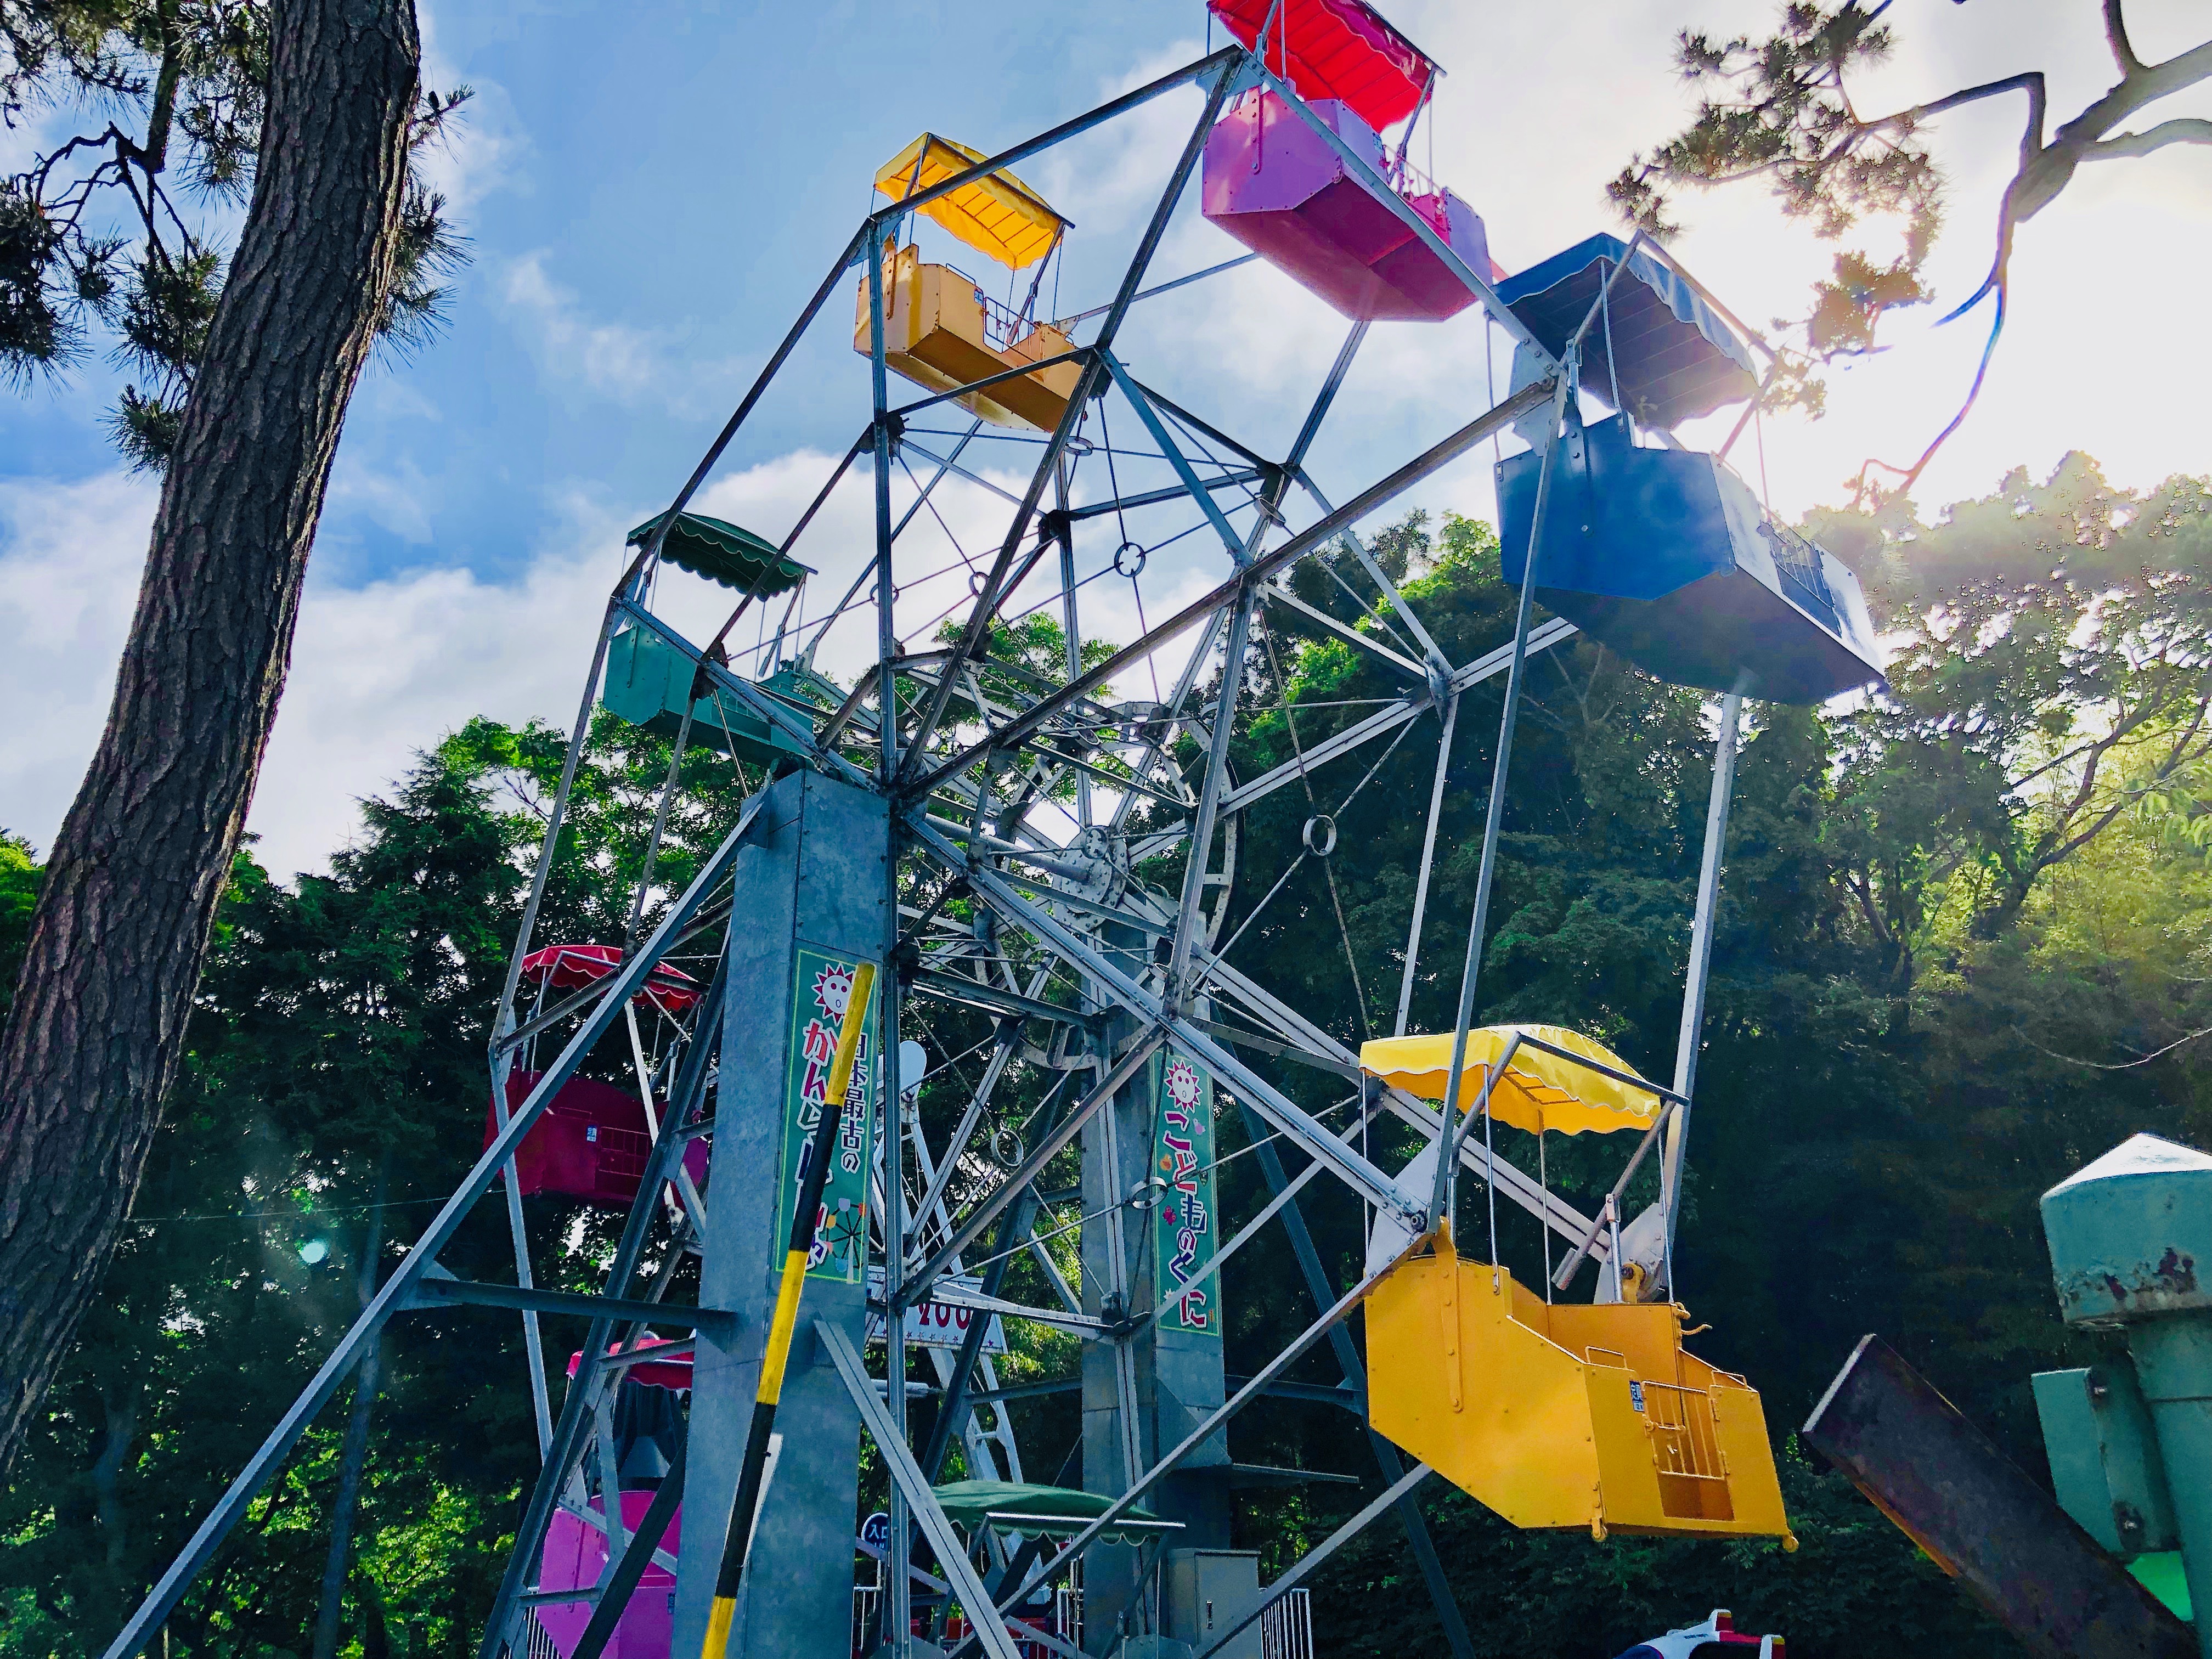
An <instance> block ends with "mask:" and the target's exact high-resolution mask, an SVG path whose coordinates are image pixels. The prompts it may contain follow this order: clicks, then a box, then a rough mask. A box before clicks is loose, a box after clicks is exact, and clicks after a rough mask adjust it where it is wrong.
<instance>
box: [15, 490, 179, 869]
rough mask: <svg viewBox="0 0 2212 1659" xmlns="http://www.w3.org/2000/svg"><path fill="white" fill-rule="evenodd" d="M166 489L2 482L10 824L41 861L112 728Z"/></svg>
mask: <svg viewBox="0 0 2212 1659" xmlns="http://www.w3.org/2000/svg"><path fill="white" fill-rule="evenodd" d="M156 494H157V489H156V486H155V485H154V484H153V483H151V482H149V480H147V479H145V478H143V477H133V476H131V475H130V474H127V473H123V472H111V473H106V474H104V475H103V476H101V477H96V478H93V479H89V480H88V481H86V482H85V483H76V484H58V483H45V482H42V481H39V480H34V479H10V480H8V481H6V482H4V483H0V702H4V703H5V705H6V707H7V708H8V709H9V715H10V721H9V738H8V741H7V743H6V744H4V745H0V824H4V825H5V826H6V827H7V828H8V829H12V830H14V831H15V833H16V834H18V835H26V836H29V837H30V838H31V839H32V841H33V842H34V843H36V844H37V845H38V846H39V848H40V849H41V850H42V851H43V850H44V848H46V847H47V846H48V845H50V844H51V843H52V840H53V836H54V831H55V830H56V829H58V828H59V827H60V825H61V821H62V815H63V814H64V812H66V811H68V810H69V804H70V801H71V800H72V799H75V797H76V791H77V786H78V785H79V784H80V783H81V782H82V781H83V778H84V769H85V763H86V762H87V760H88V759H89V758H90V757H91V754H92V750H93V745H94V744H95V743H96V742H97V741H98V740H99V738H100V731H101V728H102V727H103V726H105V725H106V720H107V706H108V703H109V701H110V700H111V699H112V696H114V692H115V664H116V659H117V658H118V656H119V655H120V654H121V653H122V649H123V637H124V635H125V632H126V631H127V630H128V629H129V628H130V625H131V610H132V607H133V606H134V605H136V603H137V597H138V574H139V571H140V569H141V568H142V567H143V565H144V563H145V560H146V535H147V527H148V526H149V524H150V523H151V522H152V520H153V514H154V501H155V495H156Z"/></svg>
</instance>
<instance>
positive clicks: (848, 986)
mask: <svg viewBox="0 0 2212 1659" xmlns="http://www.w3.org/2000/svg"><path fill="white" fill-rule="evenodd" d="M814 1000H815V1003H816V1005H817V1006H818V1007H820V1009H821V1010H822V1012H823V1013H825V1014H827V1015H829V1018H832V1019H838V1020H842V1018H845V1005H846V1004H847V1003H848V1002H850V1001H851V1000H853V970H852V969H850V968H848V967H846V966H845V965H844V964H843V963H838V962H833V963H830V964H829V966H828V967H827V968H824V969H823V970H822V971H821V972H820V973H818V974H817V975H815V976H814Z"/></svg>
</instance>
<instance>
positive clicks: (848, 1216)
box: [769, 945, 876, 1285]
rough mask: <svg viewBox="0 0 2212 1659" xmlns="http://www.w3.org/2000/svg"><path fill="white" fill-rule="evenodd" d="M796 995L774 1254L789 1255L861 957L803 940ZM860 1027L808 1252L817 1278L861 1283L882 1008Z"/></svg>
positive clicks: (871, 1012) (779, 1258)
mask: <svg viewBox="0 0 2212 1659" xmlns="http://www.w3.org/2000/svg"><path fill="white" fill-rule="evenodd" d="M798 956H799V961H798V966H797V968H796V969H794V970H793V971H794V973H795V974H796V975H797V979H796V983H795V984H794V986H793V993H792V1001H791V1039H790V1050H789V1054H788V1057H787V1077H786V1085H785V1089H784V1120H783V1163H782V1176H781V1180H780V1181H779V1182H778V1183H777V1197H776V1205H775V1232H774V1234H773V1235H771V1237H770V1240H769V1244H770V1248H769V1255H770V1256H771V1257H772V1258H773V1259H774V1260H775V1261H776V1262H777V1263H779V1264H780V1263H781V1261H782V1260H783V1250H784V1242H785V1240H787V1239H788V1238H789V1237H791V1219H792V1218H791V1211H792V1206H793V1205H795V1204H796V1203H798V1201H799V1182H800V1180H801V1178H802V1177H803V1176H804V1175H805V1169H806V1164H805V1157H806V1148H807V1146H808V1145H809V1143H810V1142H811V1141H812V1140H813V1139H814V1132H815V1130H816V1129H817V1127H819V1126H820V1124H821V1121H822V1093H823V1088H824V1087H825V1086H826V1085H827V1084H828V1083H829V1062H830V1061H831V1060H833V1059H835V1058H836V1053H837V1027H838V1025H839V1024H840V1023H841V1022H842V1020H843V1019H844V1018H845V1004H846V1001H847V1000H848V998H849V997H850V996H851V994H852V990H853V972H854V969H856V968H858V967H859V966H860V963H859V960H858V959H857V958H855V957H846V956H839V955H836V954H834V953H833V952H830V951H823V950H821V949H819V948H817V946H814V945H800V946H799V952H798ZM865 1019H866V1024H863V1025H862V1026H861V1028H860V1050H859V1052H858V1053H857V1054H854V1058H853V1077H852V1081H851V1083H850V1084H849V1085H848V1086H847V1088H846V1091H845V1112H844V1116H843V1118H842V1121H841V1122H840V1123H839V1125H838V1131H837V1149H836V1150H837V1158H836V1163H834V1164H831V1165H830V1166H829V1184H828V1185H827V1186H825V1187H823V1189H822V1209H821V1213H820V1218H819V1219H818V1220H817V1222H816V1224H815V1233H814V1249H813V1253H812V1255H810V1256H809V1257H808V1258H807V1266H806V1275H807V1277H808V1278H810V1279H836V1280H838V1281H840V1282H841V1283H843V1284H848V1285H856V1284H858V1283H859V1282H860V1261H861V1258H862V1257H863V1256H864V1255H866V1242H867V1237H868V1208H867V1203H868V1161H869V1154H870V1151H871V1148H872V1136H873V1134H874V1130H875V1111H874V1099H875V1076H876V1066H875V1055H876V1011H875V1009H874V1008H873V1007H870V1008H869V1009H868V1010H867V1011H866V1015H865Z"/></svg>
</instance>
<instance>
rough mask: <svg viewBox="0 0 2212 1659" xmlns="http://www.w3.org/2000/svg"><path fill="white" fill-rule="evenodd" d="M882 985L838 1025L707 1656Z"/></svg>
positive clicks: (721, 1621)
mask: <svg viewBox="0 0 2212 1659" xmlns="http://www.w3.org/2000/svg"><path fill="white" fill-rule="evenodd" d="M875 988H876V964H875V963H872V962H863V963H860V966H859V967H858V968H856V969H854V973H853V988H852V991H851V993H850V994H848V996H847V997H846V999H845V1018H843V1020H842V1021H841V1022H840V1023H839V1024H838V1027H837V1053H836V1058H834V1059H833V1060H831V1061H830V1062H829V1081H828V1082H827V1083H826V1084H825V1085H823V1091H822V1105H823V1113H822V1121H821V1123H820V1126H819V1127H817V1129H816V1130H815V1133H814V1152H813V1154H812V1156H811V1157H810V1158H808V1159H807V1162H806V1168H805V1171H804V1172H803V1173H802V1174H801V1176H800V1177H799V1207H798V1208H797V1209H796V1210H794V1211H793V1212H792V1217H791V1241H790V1244H789V1246H788V1248H787V1249H786V1251H785V1253H784V1258H783V1282H782V1284H781V1285H779V1286H778V1287H777V1289H776V1293H775V1317H774V1318H773V1319H772V1320H771V1321H770V1322H769V1328H768V1349H767V1352H764V1353H763V1354H762V1355H761V1373H760V1387H759V1389H757V1391H756V1392H755V1393H754V1395H753V1423H752V1430H751V1431H750V1433H749V1434H748V1435H747V1436H746V1437H745V1462H744V1470H743V1472H742V1473H741V1474H739V1475H738V1497H737V1501H736V1502H735V1503H734V1504H732V1505H731V1506H730V1529H729V1531H728V1533H727V1534H726V1535H725V1536H724V1538H723V1540H722V1565H721V1568H720V1571H717V1572H716V1573H715V1575H714V1611H713V1612H712V1613H710V1614H709V1615H708V1620H707V1641H706V1645H705V1646H704V1647H703V1648H702V1650H700V1651H701V1659H723V1654H724V1651H725V1650H726V1649H727V1648H728V1646H729V1644H730V1621H731V1620H732V1619H734V1618H735V1617H736V1616H737V1611H738V1585H740V1584H742V1583H744V1578H745V1554H746V1552H747V1550H748V1549H749V1548H750V1545H751V1542H752V1533H753V1515H754V1512H755V1511H756V1510H758V1509H759V1508H760V1496H761V1474H762V1472H763V1470H764V1469H765V1468H767V1466H768V1444H769V1436H770V1435H772V1434H773V1433H774V1432H775V1402H776V1400H777V1398H778V1397H779V1396H780V1395H781V1394H782V1393H783V1367H784V1362H785V1361H786V1360H787V1359H788V1358H790V1357H791V1334H792V1332H793V1330H794V1329H796V1328H797V1327H798V1324H799V1291H801V1290H802V1289H803V1288H804V1287H805V1283H806V1261H807V1257H808V1256H809V1255H811V1253H812V1251H813V1249H814V1233H815V1226H816V1223H817V1220H818V1218H819V1217H820V1212H821V1209H822V1190H823V1188H824V1187H825V1186H827V1185H828V1184H829V1160H830V1158H832V1156H833V1155H834V1154H835V1152H836V1145H837V1133H838V1128H839V1126H840V1125H841V1124H842V1122H843V1121H844V1117H845V1092H846V1090H847V1088H848V1085H850V1084H851V1082H852V1079H853V1057H854V1055H855V1054H857V1053H859V1051H860V1031H861V1028H862V1027H863V1026H864V1025H865V1024H866V1022H867V1008H868V998H869V997H870V996H871V995H872V994H873V993H874V991H875Z"/></svg>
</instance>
